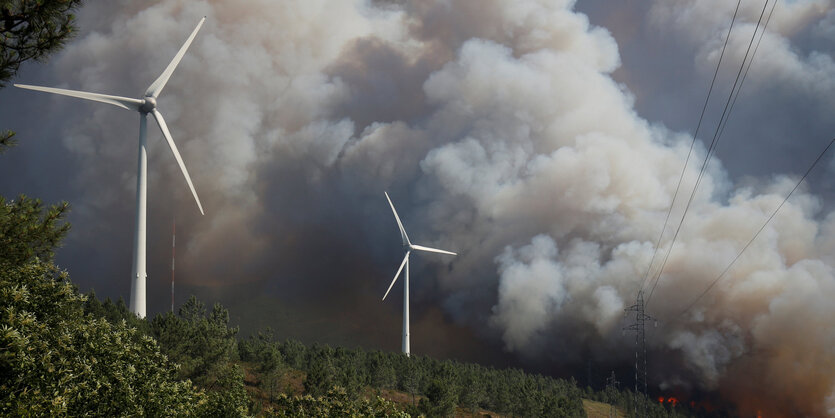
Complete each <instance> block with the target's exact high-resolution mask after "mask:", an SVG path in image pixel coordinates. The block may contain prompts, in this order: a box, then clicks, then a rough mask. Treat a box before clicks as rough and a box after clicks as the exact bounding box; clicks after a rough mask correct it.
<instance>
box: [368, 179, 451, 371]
mask: <svg viewBox="0 0 835 418" xmlns="http://www.w3.org/2000/svg"><path fill="white" fill-rule="evenodd" d="M383 193H385V195H386V200H388V201H389V206H391V211H392V212H393V213H394V219H396V220H397V226H398V227H399V228H400V238H402V239H403V251H405V252H406V255H405V256H404V257H403V262H401V263H400V268H398V269H397V274H395V275H394V279H393V280H392V281H391V284H390V285H389V288H388V289H387V290H386V294H385V295H383V300H386V296H388V295H389V292H390V291H391V288H392V286H394V282H396V281H397V278H398V277H400V272H401V271H403V266H406V277H405V278H404V280H405V282H404V283H403V354H405V355H406V357H409V254H411V252H412V250H415V251H426V252H430V253H441V254H449V255H458V254H456V253H453V252H450V251H444V250H439V249H437V248H429V247H424V246H422V245H417V244H412V243H411V241H409V236H408V235H406V229H404V228H403V223H402V222H400V217H399V216H397V210H395V209H394V203H391V199H390V198H389V194H388V193H386V192H383Z"/></svg>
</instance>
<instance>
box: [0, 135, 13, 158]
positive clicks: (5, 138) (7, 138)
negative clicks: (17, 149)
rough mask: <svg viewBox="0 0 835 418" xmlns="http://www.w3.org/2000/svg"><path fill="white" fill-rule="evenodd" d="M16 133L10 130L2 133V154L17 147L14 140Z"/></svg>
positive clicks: (0, 148) (0, 136)
mask: <svg viewBox="0 0 835 418" xmlns="http://www.w3.org/2000/svg"><path fill="white" fill-rule="evenodd" d="M14 136H15V133H14V132H12V131H9V130H5V131H0V154H3V153H4V152H6V151H8V150H9V148H11V147H13V146H15V145H17V141H16V140H15V139H14Z"/></svg>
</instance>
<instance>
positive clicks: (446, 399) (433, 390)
mask: <svg viewBox="0 0 835 418" xmlns="http://www.w3.org/2000/svg"><path fill="white" fill-rule="evenodd" d="M452 389H453V387H452V385H450V384H449V383H448V382H445V381H442V380H440V379H433V380H432V383H430V384H429V386H428V387H427V388H426V398H424V399H421V400H420V411H421V412H422V413H424V414H425V415H426V416H429V417H448V416H450V415H452V414H454V413H455V405H456V404H457V403H458V398H457V397H456V396H455V393H454V392H453V390H452Z"/></svg>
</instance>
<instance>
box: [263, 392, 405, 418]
mask: <svg viewBox="0 0 835 418" xmlns="http://www.w3.org/2000/svg"><path fill="white" fill-rule="evenodd" d="M266 415H267V416H273V417H299V418H303V417H395V418H396V417H403V418H407V417H408V416H409V414H407V413H405V412H403V411H401V410H399V409H398V408H397V405H396V404H395V403H394V402H391V401H387V400H385V399H383V398H381V397H379V396H376V397H374V398H373V399H370V400H368V399H357V398H356V397H352V396H349V395H348V392H347V391H346V390H345V389H344V388H342V387H335V388H333V389H331V390H329V391H328V392H327V393H326V394H325V395H323V396H319V397H314V396H311V395H305V396H295V397H290V396H287V395H285V394H281V395H279V397H278V399H277V400H276V402H275V408H272V409H270V410H268V411H267V414H266Z"/></svg>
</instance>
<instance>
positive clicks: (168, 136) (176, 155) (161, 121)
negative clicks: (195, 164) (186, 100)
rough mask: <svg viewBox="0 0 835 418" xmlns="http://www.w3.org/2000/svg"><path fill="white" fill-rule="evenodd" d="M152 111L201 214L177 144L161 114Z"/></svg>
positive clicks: (198, 199) (198, 200) (200, 207)
mask: <svg viewBox="0 0 835 418" xmlns="http://www.w3.org/2000/svg"><path fill="white" fill-rule="evenodd" d="M152 113H153V115H154V119H156V120H157V124H158V125H159V129H160V130H161V131H162V136H164V137H165V140H166V141H168V146H169V147H171V152H172V153H174V158H175V159H176V160H177V164H179V165H180V171H182V172H183V176H184V177H185V178H186V182H187V183H188V188H189V189H191V194H192V195H194V200H195V201H196V202H197V207H198V208H199V209H200V214H201V215H203V205H201V204H200V198H199V197H197V192H196V191H195V190H194V185H193V184H191V177H189V175H188V170H187V169H186V165H185V163H183V158H182V157H180V151H177V144H175V143H174V140H173V139H172V138H171V132H169V131H168V125H166V124H165V119H163V118H162V114H161V113H159V111H158V110H156V109H154V110H153V111H152Z"/></svg>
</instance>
